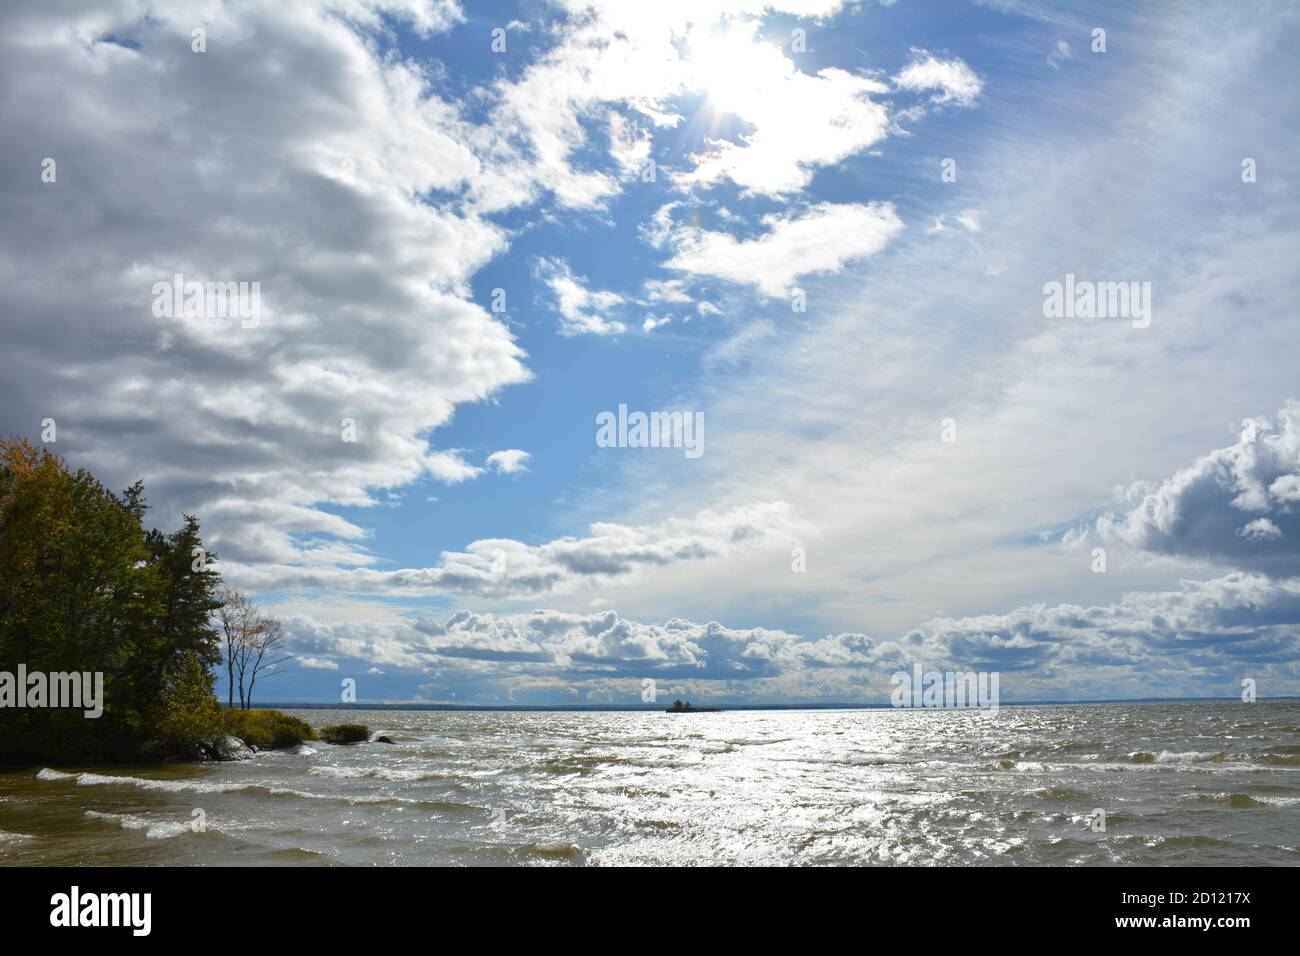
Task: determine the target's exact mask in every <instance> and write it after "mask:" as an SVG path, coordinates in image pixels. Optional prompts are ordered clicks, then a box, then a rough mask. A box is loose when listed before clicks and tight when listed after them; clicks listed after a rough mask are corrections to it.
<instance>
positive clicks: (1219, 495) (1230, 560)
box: [1097, 402, 1300, 575]
mask: <svg viewBox="0 0 1300 956" xmlns="http://www.w3.org/2000/svg"><path fill="white" fill-rule="evenodd" d="M1298 481H1300V403H1297V402H1288V403H1287V404H1286V405H1285V406H1284V407H1283V408H1282V410H1281V411H1280V412H1279V413H1278V417H1277V419H1276V421H1270V420H1268V419H1265V418H1260V419H1253V420H1251V421H1249V422H1247V423H1246V427H1245V428H1244V429H1243V431H1242V435H1241V437H1240V438H1239V439H1238V440H1237V442H1236V443H1235V444H1233V445H1231V446H1228V447H1226V448H1219V449H1216V450H1215V451H1212V452H1210V453H1209V454H1207V455H1203V456H1202V457H1200V458H1199V459H1197V461H1196V462H1195V463H1194V464H1192V465H1190V466H1188V467H1187V468H1184V469H1182V470H1181V471H1179V472H1178V473H1177V474H1175V475H1174V476H1173V477H1171V478H1169V479H1167V480H1165V481H1161V482H1159V483H1155V484H1152V483H1144V482H1140V483H1137V484H1135V485H1132V486H1131V487H1130V488H1129V489H1128V492H1127V494H1128V497H1129V498H1130V499H1132V500H1134V501H1135V502H1136V504H1135V506H1134V507H1132V508H1131V509H1130V510H1129V511H1128V512H1127V513H1126V514H1121V515H1104V516H1102V517H1101V518H1100V519H1098V521H1097V531H1098V532H1099V533H1100V534H1101V536H1102V538H1103V539H1105V540H1118V541H1122V542H1124V543H1126V544H1129V545H1131V546H1132V547H1134V548H1138V549H1140V550H1143V551H1149V552H1153V553H1156V554H1163V555H1178V556H1184V557H1192V558H1204V559H1209V560H1212V561H1216V562H1219V563H1221V564H1227V565H1229V566H1230V567H1237V568H1252V569H1257V570H1262V571H1267V572H1269V573H1273V574H1285V575H1293V574H1297V573H1300V508H1297V507H1296V503H1295V500H1294V497H1293V494H1292V491H1293V489H1294V488H1295V487H1296V484H1297V482H1298Z"/></svg>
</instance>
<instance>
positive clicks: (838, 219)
mask: <svg viewBox="0 0 1300 956" xmlns="http://www.w3.org/2000/svg"><path fill="white" fill-rule="evenodd" d="M763 224H764V225H765V226H766V227H767V232H766V233H765V234H763V235H761V236H759V237H758V238H756V239H743V240H741V239H736V238H735V237H734V236H733V235H731V234H730V233H727V232H711V231H708V230H705V229H701V228H698V227H695V226H679V227H677V228H675V229H673V230H672V231H671V232H670V233H669V235H668V237H667V239H666V240H665V241H666V243H667V244H668V245H669V246H670V247H671V249H672V252H673V257H672V258H671V259H669V260H668V261H667V262H666V263H664V265H665V267H666V268H669V269H678V270H681V271H683V272H689V273H692V274H694V275H707V276H716V277H718V278H721V279H727V280H729V281H731V282H737V283H751V284H753V285H755V286H757V287H758V290H759V291H760V292H761V293H762V294H763V295H765V296H779V295H784V294H785V293H786V292H787V291H788V290H789V289H790V288H791V287H792V286H793V284H794V281H795V279H797V278H798V277H800V276H804V275H810V274H823V273H834V272H838V271H840V270H841V269H842V268H843V267H844V265H845V264H846V263H848V262H852V261H854V260H857V259H862V258H865V257H867V256H871V255H874V254H875V253H877V252H879V251H880V250H881V249H883V248H884V247H885V246H886V245H887V244H888V243H889V241H890V240H891V239H893V238H894V237H895V236H896V235H898V233H899V232H901V231H902V229H903V223H902V220H900V219H899V218H898V214H897V213H896V212H895V211H894V207H893V204H892V203H887V202H874V203H870V204H867V205H862V204H860V203H845V204H839V205H836V204H833V203H819V204H817V205H814V206H810V207H808V208H807V209H806V210H804V211H803V212H802V213H801V214H792V215H790V216H781V215H775V214H773V215H767V216H764V217H763Z"/></svg>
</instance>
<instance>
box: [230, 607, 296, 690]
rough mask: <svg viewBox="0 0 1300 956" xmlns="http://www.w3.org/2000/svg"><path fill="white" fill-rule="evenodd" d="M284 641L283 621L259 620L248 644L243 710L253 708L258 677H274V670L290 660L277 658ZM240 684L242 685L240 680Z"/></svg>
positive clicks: (275, 671) (283, 657) (290, 657)
mask: <svg viewBox="0 0 1300 956" xmlns="http://www.w3.org/2000/svg"><path fill="white" fill-rule="evenodd" d="M284 639H285V636H284V622H283V621H280V620H278V619H277V618H273V617H264V618H261V619H260V620H259V622H258V628H257V631H256V633H255V634H254V636H253V638H252V641H251V642H250V643H251V647H250V650H249V654H248V660H249V664H250V668H249V672H248V700H247V702H246V703H245V705H244V709H245V710H247V709H248V708H250V707H252V706H253V687H254V685H256V684H257V678H258V675H259V674H262V673H265V675H266V676H267V677H274V676H275V675H276V674H277V673H279V671H277V670H276V668H277V667H278V666H279V665H280V664H283V663H284V662H285V661H287V660H292V658H293V655H292V654H285V655H283V656H277V654H278V652H279V650H280V647H281V645H282V644H283V642H284ZM241 676H242V672H241ZM240 683H241V684H242V683H243V681H242V679H241V681H240Z"/></svg>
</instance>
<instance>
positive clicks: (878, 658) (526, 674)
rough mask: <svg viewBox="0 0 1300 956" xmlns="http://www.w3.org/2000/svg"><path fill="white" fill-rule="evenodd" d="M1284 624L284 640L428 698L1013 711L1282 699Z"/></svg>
mask: <svg viewBox="0 0 1300 956" xmlns="http://www.w3.org/2000/svg"><path fill="white" fill-rule="evenodd" d="M1298 623H1300V580H1291V581H1284V582H1276V581H1270V580H1269V579H1267V578H1265V577H1263V576H1251V575H1242V574H1233V575H1228V576H1227V577H1224V578H1219V579H1215V580H1211V581H1203V582H1185V583H1184V585H1183V587H1182V588H1181V589H1180V590H1177V591H1168V592H1151V593H1137V594H1131V595H1127V596H1126V597H1125V598H1124V599H1123V600H1122V601H1120V602H1118V603H1116V604H1112V605H1108V606H1092V607H1089V606H1078V605H1055V606H1044V605H1041V604H1039V605H1034V606H1030V607H1022V608H1018V609H1016V610H1014V611H1011V612H1008V613H1005V614H988V615H981V616H976V617H965V618H947V617H939V618H935V619H933V620H930V621H928V622H926V623H925V624H923V625H921V626H920V627H917V628H914V629H913V630H911V631H910V632H908V633H907V634H904V635H901V636H899V637H897V638H888V639H882V638H877V637H871V636H869V635H866V634H863V633H860V632H841V633H838V634H833V635H827V636H825V637H820V638H816V639H809V638H805V637H802V636H800V635H798V634H793V633H790V632H788V631H783V630H780V629H771V628H763V627H751V628H733V627H727V626H725V625H723V624H719V623H717V622H708V623H697V622H693V621H689V620H683V619H680V618H674V619H669V620H667V621H664V622H663V623H644V622H641V621H637V620H634V619H629V618H627V617H625V616H621V615H619V614H618V613H617V612H615V611H609V610H607V611H599V612H595V613H586V614H583V613H573V612H568V611H558V610H536V611H533V612H531V613H527V614H489V613H477V612H471V611H465V610H462V611H457V612H456V613H455V614H452V615H451V616H450V617H448V618H447V619H445V620H437V619H433V618H428V617H426V618H423V619H419V620H407V621H401V622H393V623H384V624H373V625H366V624H360V623H354V622H339V623H334V624H326V623H321V622H319V621H316V620H313V619H312V618H311V617H308V616H301V617H296V618H293V619H290V620H289V621H288V622H287V624H288V627H287V631H288V633H289V635H290V639H291V642H292V646H291V649H292V650H294V651H296V652H298V653H301V654H307V655H310V656H307V657H305V658H300V660H304V661H312V662H313V663H312V664H311V665H308V666H321V665H322V664H323V663H326V662H329V663H333V664H334V666H335V667H338V666H339V663H340V662H342V661H356V662H359V663H360V664H361V665H364V664H366V663H370V662H376V663H382V664H385V665H390V666H392V667H396V668H403V669H407V670H411V671H415V672H430V671H436V673H437V674H438V680H437V682H436V683H435V684H434V685H432V686H434V687H435V688H437V689H440V690H446V689H448V688H449V687H456V688H457V695H458V696H460V697H464V698H467V699H475V698H480V699H481V698H483V697H485V696H486V697H494V696H499V694H500V692H501V689H503V688H510V689H514V690H515V691H518V690H520V689H521V688H527V687H528V686H530V685H532V686H538V687H547V688H548V689H549V688H550V686H551V685H550V684H548V682H550V681H562V682H567V683H568V684H569V685H570V686H572V685H574V684H578V685H581V686H582V687H583V688H584V690H585V692H586V693H588V694H589V695H590V694H592V693H596V694H601V695H604V696H605V698H606V699H613V698H617V697H625V698H626V699H628V700H639V693H640V690H641V680H642V679H644V678H653V679H654V680H655V681H656V684H658V685H659V688H660V692H661V693H663V694H666V695H672V694H675V693H678V692H679V691H677V690H675V689H674V688H677V687H684V686H689V687H691V688H694V690H696V691H701V692H703V693H705V694H706V695H708V697H709V698H710V699H714V700H717V699H724V698H731V699H740V700H746V699H750V700H763V699H767V700H784V701H794V700H801V699H816V698H821V699H830V700H840V701H861V700H868V701H869V700H875V701H882V700H885V699H887V697H888V694H889V690H890V686H891V685H890V677H891V676H892V674H893V673H895V672H896V671H898V670H909V671H910V669H911V667H912V665H913V664H915V663H921V664H923V665H924V666H925V667H927V668H931V669H954V670H991V671H996V672H998V673H999V674H1000V675H1001V690H1002V693H1003V694H1004V699H1006V697H1007V696H1009V697H1010V699H1019V700H1024V699H1033V698H1034V697H1039V698H1041V697H1043V696H1046V695H1055V694H1066V695H1068V696H1073V697H1076V698H1077V697H1087V696H1089V695H1090V694H1098V693H1102V694H1105V693H1110V694H1115V693H1122V694H1126V695H1128V696H1159V695H1161V694H1168V693H1178V692H1181V689H1182V688H1185V687H1186V686H1188V682H1193V683H1195V684H1196V685H1197V686H1200V687H1202V688H1204V691H1205V692H1206V693H1208V694H1214V693H1216V692H1217V693H1219V694H1231V693H1233V692H1235V688H1236V686H1237V683H1238V679H1239V676H1240V674H1242V673H1250V674H1252V675H1254V676H1255V677H1256V678H1257V679H1258V680H1261V681H1263V682H1264V686H1268V687H1270V688H1272V689H1273V690H1274V691H1279V690H1280V691H1285V690H1286V689H1287V688H1288V687H1290V686H1294V682H1295V680H1296V678H1297V668H1296V659H1297V656H1298V655H1300V643H1298V639H1297V637H1296V635H1295V626H1296V625H1297V624H1298ZM373 669H374V668H373V667H372V672H373ZM683 681H684V682H689V683H688V684H680V683H678V682H683ZM463 691H468V693H465V692H463ZM611 695H612V697H611ZM633 695H637V696H633Z"/></svg>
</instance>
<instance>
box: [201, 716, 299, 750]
mask: <svg viewBox="0 0 1300 956" xmlns="http://www.w3.org/2000/svg"><path fill="white" fill-rule="evenodd" d="M221 719H222V724H223V726H224V727H225V729H226V733H228V734H232V735H234V736H236V737H238V738H239V739H240V740H242V741H243V742H244V743H246V744H248V745H249V746H251V747H256V748H257V749H258V750H277V749H280V748H282V747H296V746H297V745H298V744H300V743H302V742H303V741H304V740H315V739H316V731H315V730H313V729H312V726H311V724H309V723H307V722H306V721H305V720H299V719H298V718H297V717H290V716H289V715H288V714H283V713H281V712H280V711H278V710H233V709H225V710H222V711H221Z"/></svg>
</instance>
